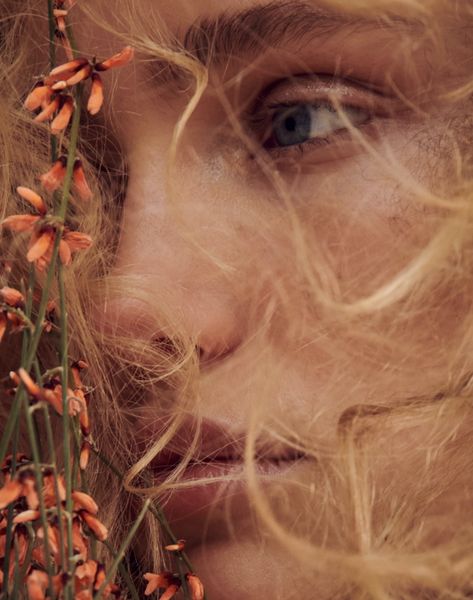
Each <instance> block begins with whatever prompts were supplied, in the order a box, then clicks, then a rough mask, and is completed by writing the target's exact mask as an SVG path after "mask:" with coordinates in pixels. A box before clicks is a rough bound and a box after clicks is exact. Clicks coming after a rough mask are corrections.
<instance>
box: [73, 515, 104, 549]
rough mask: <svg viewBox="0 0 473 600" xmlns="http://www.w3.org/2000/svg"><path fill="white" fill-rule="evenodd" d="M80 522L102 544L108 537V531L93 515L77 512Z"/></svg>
mask: <svg viewBox="0 0 473 600" xmlns="http://www.w3.org/2000/svg"><path fill="white" fill-rule="evenodd" d="M79 514H80V516H81V518H82V520H83V521H84V522H85V524H86V525H87V527H88V528H89V529H90V530H91V531H92V533H93V534H94V535H95V537H96V538H97V539H99V540H100V541H101V542H104V541H105V540H106V539H107V537H108V530H107V528H106V527H105V525H104V524H103V523H102V522H101V521H99V520H98V519H97V517H95V516H94V515H91V514H90V513H88V512H87V511H85V510H81V511H80V512H79Z"/></svg>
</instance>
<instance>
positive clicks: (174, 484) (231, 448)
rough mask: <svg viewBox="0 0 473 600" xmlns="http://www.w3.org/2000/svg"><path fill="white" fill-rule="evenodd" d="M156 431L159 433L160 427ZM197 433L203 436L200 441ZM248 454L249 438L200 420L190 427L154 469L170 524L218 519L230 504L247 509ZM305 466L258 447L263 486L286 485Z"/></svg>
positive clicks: (288, 452) (270, 447) (288, 451)
mask: <svg viewBox="0 0 473 600" xmlns="http://www.w3.org/2000/svg"><path fill="white" fill-rule="evenodd" d="M151 426H152V427H153V429H155V430H156V422H155V423H153V424H152V425H151ZM197 427H199V434H198V436H197V439H195V438H196V435H195V431H196V428H197ZM161 433H162V432H161ZM148 439H149V438H148ZM153 439H154V437H153ZM193 441H195V444H194V446H195V451H194V452H193V453H192V455H191V457H190V460H188V462H187V464H185V462H184V461H185V460H186V452H187V449H188V448H189V447H190V446H191V445H192V442H193ZM244 451H245V436H244V434H237V433H235V432H232V431H231V430H230V429H228V428H227V427H225V426H224V425H221V424H219V423H218V422H215V421H211V420H209V419H203V420H202V421H200V423H197V421H196V420H195V419H189V420H188V421H186V422H185V423H184V424H183V426H182V427H181V428H179V430H178V431H177V432H176V435H175V436H174V438H173V439H172V440H171V441H170V443H169V444H168V445H167V446H166V448H164V449H163V450H162V451H161V452H160V453H159V454H158V455H157V456H156V458H155V459H154V460H153V461H152V462H151V464H150V469H151V474H152V477H153V480H154V481H153V483H154V484H155V485H158V486H159V485H164V487H167V488H168V489H167V491H166V496H165V498H164V509H165V512H166V515H167V517H168V519H169V520H170V521H172V522H179V521H181V520H186V519H189V518H191V519H194V520H195V519H196V518H197V517H199V516H200V517H202V518H204V517H207V516H210V514H212V518H217V517H218V514H219V513H223V512H224V510H225V506H227V507H228V505H229V503H230V504H232V505H237V504H241V505H243V504H246V503H245V498H247V496H248V491H247V487H248V486H247V482H246V469H245V460H244ZM306 462H307V456H306V455H305V454H303V453H301V452H299V451H296V450H295V449H293V448H291V447H290V446H285V445H283V444H281V443H277V444H276V443H275V442H274V440H269V439H266V440H262V439H260V440H259V441H258V443H257V444H256V456H255V462H254V469H255V473H256V476H257V477H258V480H259V482H260V483H261V484H262V485H263V486H266V485H269V484H270V483H271V482H274V481H277V480H278V479H283V478H284V477H285V476H287V475H289V473H290V472H291V471H293V470H295V469H296V468H297V467H298V466H299V465H301V463H306ZM184 464H185V466H184ZM180 466H182V467H183V469H182V470H181V471H179V467H180ZM177 473H178V475H177Z"/></svg>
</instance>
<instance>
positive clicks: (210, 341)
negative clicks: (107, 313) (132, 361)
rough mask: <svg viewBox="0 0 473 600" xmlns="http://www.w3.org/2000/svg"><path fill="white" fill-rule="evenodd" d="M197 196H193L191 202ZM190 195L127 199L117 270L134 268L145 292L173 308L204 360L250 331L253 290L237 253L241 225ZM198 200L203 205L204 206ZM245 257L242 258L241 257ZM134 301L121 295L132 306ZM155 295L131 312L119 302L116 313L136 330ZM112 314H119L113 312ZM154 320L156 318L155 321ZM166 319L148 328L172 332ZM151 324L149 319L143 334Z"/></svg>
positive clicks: (231, 348) (229, 348) (220, 353)
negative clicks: (246, 290)
mask: <svg viewBox="0 0 473 600" xmlns="http://www.w3.org/2000/svg"><path fill="white" fill-rule="evenodd" d="M193 200H194V198H190V199H188V200H187V199H186V202H191V201H193ZM186 202H184V201H182V198H181V203H180V205H179V207H176V206H170V207H169V208H168V209H165V208H163V207H160V209H159V210H154V211H153V210H151V211H147V210H146V208H145V207H144V206H142V207H141V210H139V211H137V210H134V208H135V209H136V203H135V202H134V199H133V197H131V198H130V201H129V204H128V206H127V205H126V207H125V211H124V218H123V226H122V236H121V240H120V243H119V250H118V258H117V262H116V266H115V272H116V274H117V275H119V276H122V277H124V278H125V281H126V278H127V276H128V275H131V276H132V277H133V279H134V281H136V284H137V286H138V288H139V289H138V294H143V295H144V296H148V297H149V298H152V299H154V303H155V306H156V307H159V306H160V304H163V305H165V306H166V307H167V311H168V312H171V313H172V314H171V315H170V317H171V318H170V322H171V323H174V324H176V325H177V326H178V329H179V333H182V334H184V335H185V336H186V337H187V338H190V339H192V340H193V341H194V343H195V345H196V346H197V347H198V350H199V352H200V356H201V360H202V361H203V362H207V361H209V362H210V361H213V360H215V359H217V358H219V357H224V356H227V355H228V354H229V353H231V352H233V351H234V350H235V349H236V348H238V346H239V345H240V344H241V342H242V340H243V336H244V331H245V330H246V322H245V321H246V318H247V310H246V306H245V304H246V299H247V298H246V297H245V295H244V294H243V293H242V286H241V281H242V276H243V273H242V270H241V257H238V253H237V252H235V249H236V246H237V245H238V241H237V237H238V232H237V229H236V228H234V227H233V224H232V223H231V222H229V220H228V219H229V217H228V215H221V218H218V217H216V215H215V214H214V215H211V214H210V213H209V209H208V207H207V206H206V204H205V202H203V201H202V200H199V201H198V203H196V202H194V203H193V206H192V208H191V209H189V208H188V207H187V205H186ZM197 204H198V205H197ZM237 261H239V262H240V264H237ZM126 302H127V301H126V300H118V303H119V304H121V305H122V306H123V308H125V305H126ZM152 309H153V306H152V305H151V303H150V302H146V303H142V304H140V308H139V309H137V308H136V304H135V308H134V310H132V311H130V310H129V309H127V310H121V309H120V308H119V309H114V310H113V311H112V312H113V315H114V316H113V317H112V318H114V319H120V320H121V327H126V328H128V332H127V334H128V335H130V334H131V335H133V331H136V327H137V323H138V322H141V323H142V324H146V323H147V317H150V315H149V314H148V315H146V314H141V315H140V316H141V318H139V316H138V314H137V312H138V313H140V312H141V313H146V312H148V313H149V311H150V310H152ZM111 314H112V313H111ZM152 321H153V319H152V318H150V324H151V322H152ZM159 327H160V324H159V323H156V322H155V323H154V324H153V326H150V327H148V332H149V334H151V333H152V332H153V335H161V336H162V337H166V336H167V331H166V328H165V329H164V330H163V332H162V334H158V333H157V332H158V331H159ZM144 329H146V325H145V326H143V325H142V326H141V331H140V332H139V333H140V334H143V330H144Z"/></svg>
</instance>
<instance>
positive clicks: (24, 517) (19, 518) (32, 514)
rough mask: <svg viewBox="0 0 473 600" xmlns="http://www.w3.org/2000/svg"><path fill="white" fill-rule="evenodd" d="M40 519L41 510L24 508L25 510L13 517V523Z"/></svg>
mask: <svg viewBox="0 0 473 600" xmlns="http://www.w3.org/2000/svg"><path fill="white" fill-rule="evenodd" d="M37 519H39V510H31V509H30V510H24V511H23V512H21V513H19V514H17V515H16V517H15V518H14V519H13V523H14V524H15V525H17V524H18V523H29V522H30V521H36V520H37Z"/></svg>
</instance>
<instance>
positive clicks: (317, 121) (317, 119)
mask: <svg viewBox="0 0 473 600" xmlns="http://www.w3.org/2000/svg"><path fill="white" fill-rule="evenodd" d="M343 113H344V118H343V117H342V115H341V114H340V113H339V112H338V111H337V110H336V109H335V108H334V107H333V106H331V105H329V104H327V103H321V104H319V105H312V104H296V105H293V106H282V107H277V108H275V109H274V110H273V114H272V123H271V135H270V139H269V143H270V145H271V146H295V145H299V144H303V143H304V142H307V141H309V140H311V139H314V138H320V139H326V138H327V137H329V136H330V135H332V134H334V133H336V132H337V131H341V130H343V129H346V119H347V118H348V119H349V120H350V122H351V123H352V125H354V126H357V125H362V124H363V123H366V122H367V121H369V120H370V118H371V117H370V114H369V113H368V111H366V110H362V109H360V108H357V107H352V106H347V107H344V108H343Z"/></svg>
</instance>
